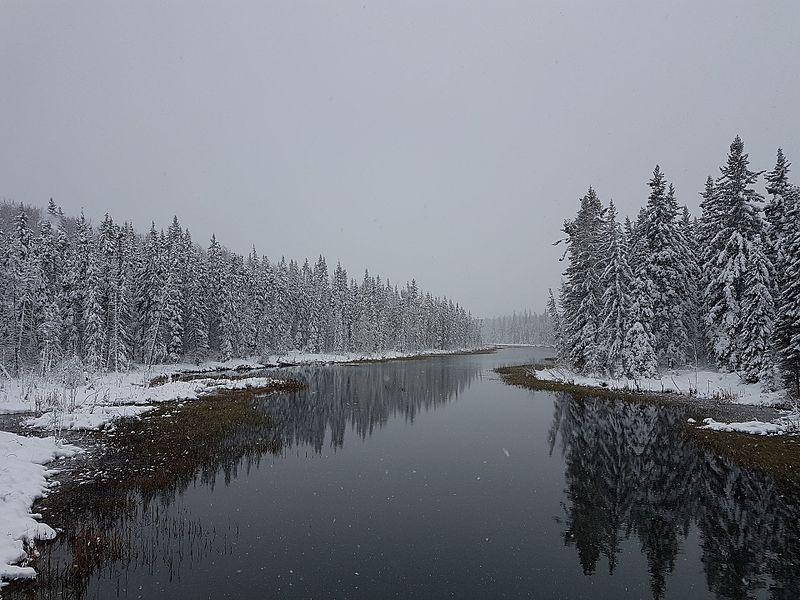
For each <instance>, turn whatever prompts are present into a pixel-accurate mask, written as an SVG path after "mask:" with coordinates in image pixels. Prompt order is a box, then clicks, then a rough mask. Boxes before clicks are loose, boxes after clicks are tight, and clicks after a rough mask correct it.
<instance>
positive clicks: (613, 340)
mask: <svg viewBox="0 0 800 600" xmlns="http://www.w3.org/2000/svg"><path fill="white" fill-rule="evenodd" d="M789 172H790V163H789V162H788V160H787V159H786V157H785V156H784V154H783V152H782V151H781V150H780V149H779V150H778V152H777V160H776V163H775V166H774V167H773V169H772V170H770V171H769V172H767V173H764V172H763V171H753V170H751V169H750V160H749V157H748V155H747V154H746V153H745V151H744V143H743V142H742V140H741V139H740V138H739V137H738V136H737V137H736V139H734V141H733V143H732V144H731V145H730V151H729V153H728V157H727V160H726V161H725V164H724V165H723V166H722V167H720V174H719V176H718V177H717V178H716V179H714V178H712V177H708V179H707V181H706V184H705V189H704V190H703V192H702V194H701V196H702V202H701V204H700V206H701V215H700V217H699V218H693V217H692V216H691V215H690V214H689V211H688V209H687V208H686V207H685V206H680V205H679V203H678V199H677V194H676V191H675V189H674V187H673V186H672V184H670V183H668V181H667V179H666V176H665V174H664V172H663V171H662V170H661V169H660V167H658V166H656V168H655V170H654V171H653V176H652V178H651V179H650V181H649V182H648V186H649V190H650V192H649V195H648V198H647V203H646V205H645V206H644V207H643V208H642V209H641V211H640V212H639V214H638V217H637V218H636V220H635V222H632V221H631V220H630V219H627V218H626V219H625V220H624V222H623V223H620V222H619V221H618V218H617V212H616V208H615V206H614V204H613V202H609V203H608V205H606V206H604V205H603V204H602V203H601V201H600V199H599V197H598V196H597V193H596V192H595V190H594V189H592V188H589V191H588V193H587V194H586V195H585V196H584V197H583V198H582V199H581V200H580V208H579V210H578V213H577V215H576V217H575V218H574V219H572V220H570V221H567V222H566V223H565V224H564V229H563V232H564V234H565V237H564V239H563V240H561V242H562V243H564V244H566V253H565V255H566V258H567V267H566V270H565V271H564V275H563V281H562V286H561V290H560V292H559V294H558V299H556V298H555V297H554V296H553V294H552V293H551V297H550V302H549V312H550V315H551V317H552V319H553V322H554V325H555V333H556V342H557V348H558V350H559V356H560V359H561V361H562V362H563V363H566V364H567V365H568V366H570V367H572V368H573V369H575V370H577V371H579V372H583V373H591V374H610V375H615V376H626V377H629V378H639V377H648V376H653V375H655V374H656V372H657V370H658V369H659V368H671V367H676V368H677V367H682V366H686V365H696V364H711V365H714V366H716V367H717V368H719V369H721V370H724V371H728V372H736V373H738V374H739V375H740V376H741V378H742V379H743V380H744V381H746V382H757V381H761V382H764V383H765V384H766V385H767V386H768V387H776V388H777V387H781V386H783V387H784V388H785V389H786V390H787V391H788V392H789V393H790V394H791V395H792V396H794V397H795V398H797V397H800V189H798V187H796V186H795V185H792V184H791V183H790V181H789ZM762 175H764V183H765V189H766V192H767V195H768V198H767V199H765V197H764V196H763V195H762V194H760V193H759V191H758V190H757V189H756V185H757V183H758V181H759V179H760V178H761V176H762Z"/></svg>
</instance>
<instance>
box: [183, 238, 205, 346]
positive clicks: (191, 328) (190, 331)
mask: <svg viewBox="0 0 800 600" xmlns="http://www.w3.org/2000/svg"><path fill="white" fill-rule="evenodd" d="M183 245H184V252H185V253H186V270H185V272H184V274H183V283H182V286H183V289H184V290H185V300H186V301H185V302H184V316H183V322H184V323H185V328H184V336H183V341H184V346H183V354H184V356H187V357H191V358H193V359H195V360H196V361H200V360H203V359H204V358H206V357H207V356H208V353H209V345H208V304H207V293H206V292H207V290H208V278H209V275H208V268H207V262H206V253H205V252H203V251H202V250H201V249H200V248H197V247H195V246H194V244H193V243H192V236H191V234H190V233H189V230H188V229H187V230H186V231H185V232H184V237H183Z"/></svg>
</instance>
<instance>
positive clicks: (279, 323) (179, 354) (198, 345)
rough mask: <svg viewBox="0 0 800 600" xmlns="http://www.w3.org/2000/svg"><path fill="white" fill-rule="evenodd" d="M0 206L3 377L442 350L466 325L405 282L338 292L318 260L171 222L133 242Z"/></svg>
mask: <svg viewBox="0 0 800 600" xmlns="http://www.w3.org/2000/svg"><path fill="white" fill-rule="evenodd" d="M39 212H40V211H37V210H31V208H30V207H24V206H18V205H17V206H15V205H6V206H4V207H3V210H2V215H3V216H4V217H5V223H3V225H4V229H3V231H2V235H0V256H2V262H0V328H2V336H0V344H2V354H0V363H2V368H3V369H5V370H6V371H7V372H8V373H11V374H17V373H19V372H20V370H21V369H26V368H31V369H34V370H37V371H40V372H42V373H47V372H50V371H51V370H52V369H54V368H57V367H59V366H60V365H62V364H63V362H64V361H80V363H81V364H82V365H84V366H85V367H86V368H88V369H90V370H112V371H120V370H124V369H126V368H127V367H128V365H129V364H130V363H131V362H132V361H136V362H139V363H143V364H148V365H149V364H154V363H163V362H178V361H186V360H188V361H194V362H199V361H202V360H205V359H209V358H219V359H221V360H223V361H225V360H229V359H231V358H242V357H266V356H270V355H281V354H282V353H284V352H286V351H287V350H290V349H297V350H301V351H304V352H309V353H341V352H360V353H367V354H369V353H377V352H381V351H384V350H400V351H416V350H423V349H443V350H452V349H459V348H471V347H476V346H478V345H479V344H480V323H479V321H478V320H477V319H475V318H473V317H472V316H471V314H470V313H468V312H467V311H466V310H465V309H464V308H463V307H462V306H460V305H459V304H456V303H454V302H453V301H452V300H449V299H447V298H438V297H433V296H432V295H431V294H430V293H426V292H424V291H422V290H420V289H419V288H418V287H417V284H416V282H415V281H411V282H410V283H406V284H404V285H403V286H402V288H398V286H397V285H395V284H392V283H391V282H390V281H388V280H383V279H381V277H380V276H373V275H370V273H369V272H365V273H364V276H363V278H361V279H360V281H356V280H355V279H353V278H349V277H348V274H347V271H346V270H345V269H344V268H343V267H342V266H341V265H340V264H337V265H336V267H335V268H334V269H333V274H332V276H331V275H330V274H329V269H328V265H327V263H326V260H325V258H324V257H323V256H320V257H319V258H318V259H317V260H316V261H314V262H313V264H312V263H310V262H309V261H308V260H305V261H304V262H303V263H302V265H301V264H299V263H298V262H297V261H294V260H289V261H288V262H287V261H286V259H284V258H281V259H280V260H279V261H275V262H271V261H270V260H269V259H268V258H267V257H265V256H261V255H259V254H257V253H256V251H255V249H254V250H253V251H252V252H251V253H250V254H248V255H247V256H246V257H245V256H241V255H238V254H236V253H233V252H230V251H229V250H227V249H226V248H225V247H224V246H222V245H221V243H220V242H219V241H218V240H217V239H216V238H215V237H212V238H211V241H210V242H209V244H208V246H207V247H201V246H200V245H198V244H196V243H195V242H194V241H193V240H192V236H191V233H190V232H189V230H188V229H186V228H183V227H182V226H181V224H180V222H179V221H178V218H177V217H175V218H174V219H173V221H172V223H171V224H170V226H169V227H168V228H167V230H166V231H164V230H160V229H157V228H156V226H155V224H153V226H152V227H151V228H150V230H149V231H148V232H146V233H144V234H140V233H138V232H136V231H134V229H133V227H132V226H131V225H130V224H128V223H122V224H118V223H115V222H114V220H113V219H112V218H111V217H110V216H109V215H106V216H105V218H104V219H103V220H102V221H101V222H100V223H99V224H97V225H96V226H95V225H93V224H92V223H90V222H89V221H88V220H87V219H86V218H85V217H84V216H83V215H81V216H79V217H78V218H70V217H67V216H65V215H64V214H63V213H62V211H61V210H60V209H59V208H58V207H57V206H56V205H55V203H54V202H52V201H51V203H50V205H49V207H48V209H47V211H46V212H45V213H44V214H41V215H39Z"/></svg>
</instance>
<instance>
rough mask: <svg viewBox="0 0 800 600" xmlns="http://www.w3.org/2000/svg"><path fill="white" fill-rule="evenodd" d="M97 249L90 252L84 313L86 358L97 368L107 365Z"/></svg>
mask: <svg viewBox="0 0 800 600" xmlns="http://www.w3.org/2000/svg"><path fill="white" fill-rule="evenodd" d="M97 254H98V253H97V250H96V249H95V248H92V249H91V250H90V252H89V256H88V259H89V262H88V265H87V269H86V281H85V283H84V286H85V290H86V294H85V295H84V306H83V314H84V317H85V319H86V336H85V339H84V355H85V356H84V358H85V362H86V364H87V365H88V366H89V367H90V368H91V369H95V370H100V369H103V368H104V367H105V365H104V364H103V350H104V348H103V345H104V342H105V339H104V337H105V336H104V333H105V323H104V320H103V313H104V311H103V306H102V294H103V290H102V287H101V284H102V282H101V279H100V265H99V264H98V263H99V260H98V256H97Z"/></svg>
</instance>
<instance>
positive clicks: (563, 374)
mask: <svg viewBox="0 0 800 600" xmlns="http://www.w3.org/2000/svg"><path fill="white" fill-rule="evenodd" d="M530 375H532V376H533V377H534V378H536V379H538V380H540V381H546V382H552V383H560V384H564V385H569V386H580V387H587V388H597V389H599V390H615V391H619V392H627V393H640V394H642V393H644V394H647V393H656V394H665V393H669V394H679V395H681V396H683V397H685V398H689V399H690V398H695V399H699V400H710V401H720V402H723V403H730V404H735V405H744V406H766V407H777V406H781V405H782V403H783V398H782V396H781V393H780V392H776V391H771V390H768V389H765V388H764V387H763V386H762V385H761V384H760V383H744V382H742V380H741V378H740V377H739V376H738V375H737V374H736V373H720V372H718V371H710V370H694V369H679V370H673V371H669V372H666V373H664V374H662V375H661V376H660V377H654V378H645V379H637V380H633V379H626V378H619V379H615V378H610V377H590V376H584V375H579V374H577V373H575V372H573V371H570V370H568V369H562V368H555V367H554V368H545V369H535V370H531V371H530ZM690 423H691V424H694V423H695V421H694V420H691V421H690ZM799 423H800V415H798V414H797V413H796V412H791V411H783V414H782V416H781V417H780V418H777V419H775V420H774V421H772V422H764V421H758V420H750V421H744V422H731V423H727V422H719V421H715V420H714V419H711V418H705V419H703V423H702V424H701V425H698V427H699V428H700V429H709V430H713V431H723V432H738V433H748V434H755V435H777V434H784V433H796V432H798V430H800V425H799Z"/></svg>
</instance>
